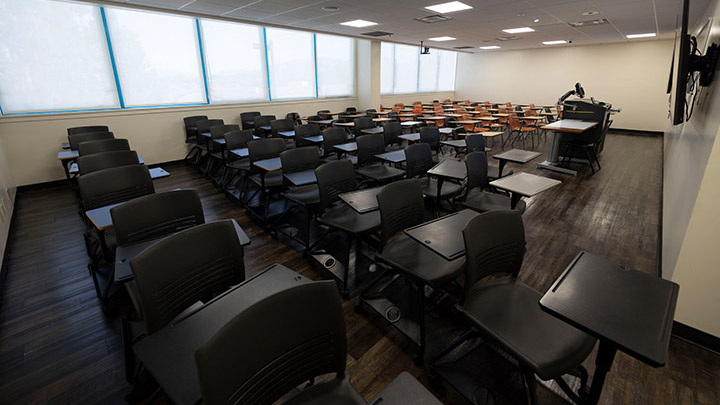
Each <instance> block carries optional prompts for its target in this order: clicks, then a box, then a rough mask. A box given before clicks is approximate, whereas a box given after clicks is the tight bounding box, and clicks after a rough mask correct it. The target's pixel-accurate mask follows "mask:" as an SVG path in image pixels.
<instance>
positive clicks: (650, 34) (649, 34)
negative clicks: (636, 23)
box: [627, 32, 655, 39]
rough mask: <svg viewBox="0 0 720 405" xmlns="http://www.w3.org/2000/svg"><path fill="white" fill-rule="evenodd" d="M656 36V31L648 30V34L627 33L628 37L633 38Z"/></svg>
mask: <svg viewBox="0 0 720 405" xmlns="http://www.w3.org/2000/svg"><path fill="white" fill-rule="evenodd" d="M654 36H655V33H654V32H648V33H647V34H630V35H627V37H628V39H633V38H652V37H654Z"/></svg>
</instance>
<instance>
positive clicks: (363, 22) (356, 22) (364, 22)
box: [340, 20, 377, 28]
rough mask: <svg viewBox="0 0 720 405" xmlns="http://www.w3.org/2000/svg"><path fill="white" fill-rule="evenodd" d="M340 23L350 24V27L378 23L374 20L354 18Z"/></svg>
mask: <svg viewBox="0 0 720 405" xmlns="http://www.w3.org/2000/svg"><path fill="white" fill-rule="evenodd" d="M340 25H348V26H350V27H356V28H362V27H369V26H371V25H377V23H376V22H372V21H365V20H352V21H345V22H344V23H340Z"/></svg>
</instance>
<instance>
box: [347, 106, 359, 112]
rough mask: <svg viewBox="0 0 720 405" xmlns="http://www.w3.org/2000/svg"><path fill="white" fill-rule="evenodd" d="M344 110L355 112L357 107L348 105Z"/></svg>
mask: <svg viewBox="0 0 720 405" xmlns="http://www.w3.org/2000/svg"><path fill="white" fill-rule="evenodd" d="M345 112H349V113H356V112H357V108H355V107H348V108H346V109H345Z"/></svg>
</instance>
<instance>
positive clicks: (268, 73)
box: [262, 27, 273, 101]
mask: <svg viewBox="0 0 720 405" xmlns="http://www.w3.org/2000/svg"><path fill="white" fill-rule="evenodd" d="M262 30H263V44H264V45H265V47H264V48H265V77H267V89H268V101H273V99H272V90H270V62H269V61H268V43H267V32H265V27H262Z"/></svg>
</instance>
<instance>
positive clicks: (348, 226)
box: [318, 204, 380, 235]
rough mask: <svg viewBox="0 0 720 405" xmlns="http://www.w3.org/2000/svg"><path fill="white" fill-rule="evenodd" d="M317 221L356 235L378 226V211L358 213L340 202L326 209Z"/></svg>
mask: <svg viewBox="0 0 720 405" xmlns="http://www.w3.org/2000/svg"><path fill="white" fill-rule="evenodd" d="M318 222H320V223H322V224H325V225H327V226H330V227H333V228H337V229H340V230H342V231H345V232H349V233H353V234H356V235H357V234H361V233H365V232H370V231H373V230H375V229H377V228H379V227H380V211H372V212H368V213H365V214H360V213H358V212H357V211H355V210H354V209H353V208H352V207H350V206H349V205H346V204H341V205H338V206H335V207H332V208H329V209H328V210H326V211H325V213H324V214H323V215H322V216H321V217H320V218H318Z"/></svg>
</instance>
